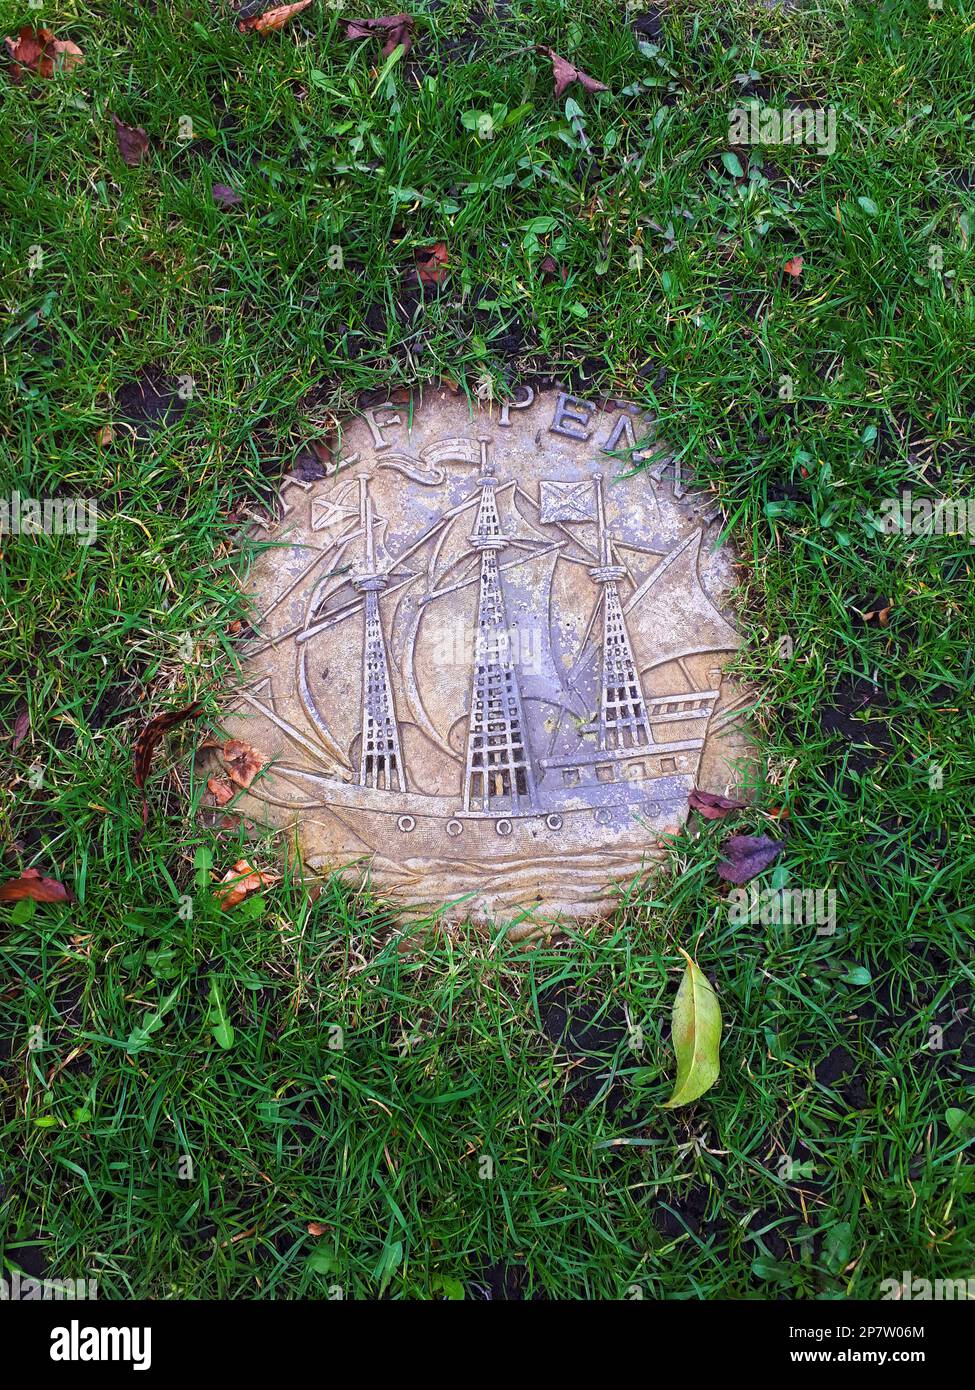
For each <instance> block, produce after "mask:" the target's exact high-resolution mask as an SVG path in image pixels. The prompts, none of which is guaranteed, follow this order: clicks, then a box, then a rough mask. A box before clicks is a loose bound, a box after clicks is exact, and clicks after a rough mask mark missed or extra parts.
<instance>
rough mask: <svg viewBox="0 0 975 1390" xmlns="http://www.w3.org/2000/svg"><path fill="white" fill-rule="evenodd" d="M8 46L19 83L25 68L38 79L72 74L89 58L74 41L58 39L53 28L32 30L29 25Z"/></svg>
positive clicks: (8, 42) (5, 42)
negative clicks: (86, 57) (63, 73)
mask: <svg viewBox="0 0 975 1390" xmlns="http://www.w3.org/2000/svg"><path fill="white" fill-rule="evenodd" d="M3 42H4V45H5V46H6V49H7V53H8V55H9V57H10V60H11V68H10V75H11V77H12V78H13V80H14V81H15V82H19V81H20V79H21V77H22V76H23V70H24V68H28V69H29V70H30V71H31V72H36V73H37V75H38V77H53V76H54V74H55V73H56V72H59V71H60V72H68V71H70V70H71V68H75V67H77V66H78V64H79V63H83V62H84V61H85V55H84V54H83V53H82V51H81V49H80V48H79V47H78V45H77V44H76V43H72V42H71V40H70V39H56V38H55V37H54V34H53V33H52V32H51V30H50V29H32V28H31V27H30V25H25V26H24V27H23V29H21V31H20V33H19V34H18V35H17V37H16V38H10V37H8V38H5V39H4V41H3Z"/></svg>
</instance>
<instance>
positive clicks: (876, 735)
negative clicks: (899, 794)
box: [819, 677, 893, 777]
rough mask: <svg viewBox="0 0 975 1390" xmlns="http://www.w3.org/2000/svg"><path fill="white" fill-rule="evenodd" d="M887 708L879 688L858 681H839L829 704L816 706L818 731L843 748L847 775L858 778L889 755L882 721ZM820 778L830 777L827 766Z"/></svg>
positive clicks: (889, 745) (886, 729)
mask: <svg viewBox="0 0 975 1390" xmlns="http://www.w3.org/2000/svg"><path fill="white" fill-rule="evenodd" d="M889 708H890V702H889V700H888V699H887V696H886V695H885V694H884V692H883V691H882V690H881V689H880V687H879V686H876V685H874V684H873V683H872V682H871V681H868V680H864V679H863V678H862V677H858V678H857V679H856V680H846V679H845V680H842V681H840V683H839V684H838V685H837V687H836V689H835V691H834V692H833V697H832V701H831V702H830V703H828V704H823V705H821V706H820V709H819V724H820V728H821V729H822V730H823V733H824V734H828V735H830V737H831V740H832V741H834V742H836V743H840V744H845V745H846V748H845V750H844V751H845V753H846V765H847V768H848V769H849V771H851V772H854V773H857V774H861V775H862V774H863V773H865V772H868V771H869V770H870V768H872V767H873V766H874V764H875V763H877V762H878V761H880V760H881V759H882V758H883V757H884V756H886V754H888V753H889V752H890V750H891V748H892V747H893V739H892V737H891V730H890V723H889V721H888V720H887V719H886V718H883V717H882V715H883V711H885V710H887V709H889ZM864 715H866V718H864V717H863V716H864ZM836 774H837V770H833V774H832V775H833V776H834V777H835V775H836ZM823 775H824V776H827V777H830V769H829V766H828V765H827V766H826V767H824V769H823Z"/></svg>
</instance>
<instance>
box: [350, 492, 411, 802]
mask: <svg viewBox="0 0 975 1390" xmlns="http://www.w3.org/2000/svg"><path fill="white" fill-rule="evenodd" d="M359 518H360V525H361V527H362V529H363V531H364V533H365V566H364V568H363V569H362V570H360V571H359V572H358V573H357V574H356V575H354V576H353V579H352V583H353V586H354V587H355V588H356V589H357V590H358V592H359V593H361V594H363V595H364V598H365V603H364V608H365V640H364V642H363V647H362V738H361V747H360V750H359V779H358V780H359V785H360V786H362V787H376V788H380V789H382V790H384V791H393V790H394V789H395V790H398V791H401V792H403V791H406V773H405V768H404V766H403V754H402V752H401V750H400V740H399V726H398V724H397V722H396V709H395V706H394V704H393V686H392V682H391V681H390V678H389V657H388V655H387V652H386V638H385V635H384V633H383V625H382V615H381V613H380V611H379V595H380V594H381V593H382V591H383V589H385V587H386V583H387V577H386V575H385V574H383V573H381V571H380V569H379V567H378V565H377V564H376V547H375V540H374V536H373V517H372V498H371V497H370V496H369V479H368V478H367V477H360V479H359Z"/></svg>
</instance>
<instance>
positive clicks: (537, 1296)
mask: <svg viewBox="0 0 975 1390" xmlns="http://www.w3.org/2000/svg"><path fill="white" fill-rule="evenodd" d="M528 1282H529V1279H528V1267H527V1266H526V1265H505V1264H491V1265H486V1266H485V1267H484V1269H483V1270H482V1272H481V1273H480V1274H478V1275H476V1276H475V1277H474V1278H473V1279H469V1280H468V1281H467V1284H466V1286H465V1287H466V1294H467V1297H468V1298H469V1299H470V1300H472V1301H473V1302H475V1303H499V1302H500V1303H521V1302H523V1301H524V1300H525V1299H528V1301H529V1302H532V1303H536V1302H539V1301H540V1300H541V1299H543V1298H544V1294H543V1293H541V1292H540V1290H538V1289H535V1290H534V1291H533V1292H532V1293H531V1294H529V1293H528Z"/></svg>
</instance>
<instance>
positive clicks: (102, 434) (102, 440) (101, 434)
mask: <svg viewBox="0 0 975 1390" xmlns="http://www.w3.org/2000/svg"><path fill="white" fill-rule="evenodd" d="M95 443H96V444H97V445H98V447H99V449H107V448H108V446H109V444H114V443H115V431H114V430H113V429H112V427H111V425H102V427H101V429H100V430H99V431H98V433H97V434H96V435H95Z"/></svg>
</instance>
